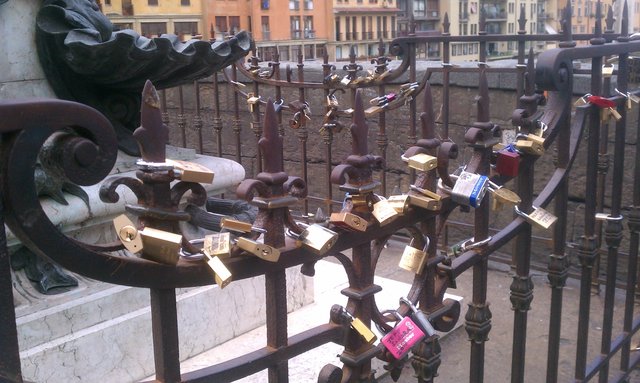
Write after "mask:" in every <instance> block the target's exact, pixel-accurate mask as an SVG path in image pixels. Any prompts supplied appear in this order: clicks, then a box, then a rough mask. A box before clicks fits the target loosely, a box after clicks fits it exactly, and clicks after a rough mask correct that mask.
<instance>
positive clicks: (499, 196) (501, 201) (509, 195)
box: [489, 187, 522, 210]
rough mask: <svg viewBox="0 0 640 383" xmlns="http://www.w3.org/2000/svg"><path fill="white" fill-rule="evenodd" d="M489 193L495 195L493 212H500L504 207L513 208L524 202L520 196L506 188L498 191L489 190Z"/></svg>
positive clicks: (500, 188)
mask: <svg viewBox="0 0 640 383" xmlns="http://www.w3.org/2000/svg"><path fill="white" fill-rule="evenodd" d="M489 191H490V192H491V193H492V194H493V205H492V209H493V210H498V209H500V208H502V206H504V205H509V206H512V207H513V206H516V205H518V204H519V203H520V202H522V200H521V199H520V196H519V195H517V194H516V193H515V192H513V191H511V190H509V189H507V188H504V187H499V188H496V189H493V188H489Z"/></svg>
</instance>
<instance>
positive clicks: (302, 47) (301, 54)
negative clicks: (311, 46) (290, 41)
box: [298, 45, 304, 65]
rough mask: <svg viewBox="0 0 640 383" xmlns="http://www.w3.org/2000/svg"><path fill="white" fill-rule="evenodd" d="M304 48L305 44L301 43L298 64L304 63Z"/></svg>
mask: <svg viewBox="0 0 640 383" xmlns="http://www.w3.org/2000/svg"><path fill="white" fill-rule="evenodd" d="M303 49H304V46H303V45H300V49H299V50H298V65H302V61H303V60H304V53H303Z"/></svg>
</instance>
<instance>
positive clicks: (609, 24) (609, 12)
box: [604, 6, 615, 33]
mask: <svg viewBox="0 0 640 383" xmlns="http://www.w3.org/2000/svg"><path fill="white" fill-rule="evenodd" d="M604 22H605V26H606V29H605V31H604V33H613V23H614V22H615V19H614V17H613V7H612V6H609V9H608V10H607V17H606V18H605V19H604Z"/></svg>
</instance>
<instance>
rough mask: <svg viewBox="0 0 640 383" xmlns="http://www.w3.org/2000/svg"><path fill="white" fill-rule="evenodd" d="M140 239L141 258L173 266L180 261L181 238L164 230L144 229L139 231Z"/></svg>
mask: <svg viewBox="0 0 640 383" xmlns="http://www.w3.org/2000/svg"><path fill="white" fill-rule="evenodd" d="M139 233H140V236H141V237H142V245H143V247H144V250H143V251H142V258H146V259H149V260H152V261H156V262H160V263H166V264H169V265H175V264H176V263H178V259H180V248H181V247H182V236H181V235H179V234H175V233H170V232H168V231H164V230H158V229H154V228H152V227H145V228H144V229H143V230H140V231H139Z"/></svg>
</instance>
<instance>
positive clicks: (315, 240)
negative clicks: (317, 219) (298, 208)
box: [299, 223, 338, 255]
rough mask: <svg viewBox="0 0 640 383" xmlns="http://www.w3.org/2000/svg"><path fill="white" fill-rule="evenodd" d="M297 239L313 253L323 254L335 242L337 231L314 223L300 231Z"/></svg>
mask: <svg viewBox="0 0 640 383" xmlns="http://www.w3.org/2000/svg"><path fill="white" fill-rule="evenodd" d="M299 239H300V241H301V242H302V244H303V245H304V246H305V247H307V248H308V249H309V250H311V251H312V252H314V253H315V254H318V255H323V254H324V253H326V252H327V251H329V250H330V249H331V248H332V247H333V246H334V245H335V244H336V242H337V241H338V233H336V232H335V231H333V230H329V229H327V228H326V227H324V226H321V225H318V224H317V223H316V224H313V225H309V226H308V227H307V228H306V229H304V231H302V233H300V236H299Z"/></svg>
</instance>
